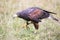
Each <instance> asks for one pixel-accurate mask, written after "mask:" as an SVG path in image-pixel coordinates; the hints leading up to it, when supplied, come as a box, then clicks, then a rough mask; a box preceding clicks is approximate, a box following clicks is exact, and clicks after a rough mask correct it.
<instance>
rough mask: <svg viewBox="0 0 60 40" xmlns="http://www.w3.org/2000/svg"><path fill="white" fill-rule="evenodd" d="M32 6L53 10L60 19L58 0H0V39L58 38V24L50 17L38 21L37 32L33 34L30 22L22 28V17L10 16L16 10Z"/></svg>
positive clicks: (43, 39) (59, 0) (37, 39)
mask: <svg viewBox="0 0 60 40" xmlns="http://www.w3.org/2000/svg"><path fill="white" fill-rule="evenodd" d="M33 6H36V7H40V8H42V9H45V10H48V11H52V12H55V13H57V15H54V16H55V17H56V18H58V19H60V0H37V1H36V0H0V40H60V24H59V23H57V22H55V21H53V20H51V19H45V20H44V21H43V22H42V23H39V24H40V27H39V30H38V33H37V34H34V33H33V31H34V30H35V29H34V27H33V25H32V24H30V25H29V27H30V30H26V29H24V28H22V27H23V26H24V24H25V21H24V20H23V19H19V18H15V19H13V18H12V15H13V14H15V13H16V12H17V11H21V10H23V9H26V8H28V7H33Z"/></svg>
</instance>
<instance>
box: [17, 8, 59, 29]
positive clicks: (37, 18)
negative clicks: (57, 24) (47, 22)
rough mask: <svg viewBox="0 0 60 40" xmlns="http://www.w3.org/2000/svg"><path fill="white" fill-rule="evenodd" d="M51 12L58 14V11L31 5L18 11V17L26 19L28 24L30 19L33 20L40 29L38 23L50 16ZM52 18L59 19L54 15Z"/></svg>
mask: <svg viewBox="0 0 60 40" xmlns="http://www.w3.org/2000/svg"><path fill="white" fill-rule="evenodd" d="M50 14H56V13H53V12H49V11H46V10H43V9H40V8H38V7H31V8H28V9H26V10H22V11H21V12H17V13H16V15H17V17H19V18H23V19H24V20H26V21H27V25H28V24H29V23H28V21H31V22H32V23H33V24H34V27H35V29H36V30H38V28H39V25H38V23H39V22H41V20H42V19H45V18H48V17H49V16H50ZM51 18H52V19H53V20H56V21H58V19H56V18H54V17H51Z"/></svg>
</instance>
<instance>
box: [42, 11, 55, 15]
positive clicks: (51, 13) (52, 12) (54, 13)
mask: <svg viewBox="0 0 60 40" xmlns="http://www.w3.org/2000/svg"><path fill="white" fill-rule="evenodd" d="M43 11H45V12H46V13H51V14H56V13H54V12H49V11H46V10H43Z"/></svg>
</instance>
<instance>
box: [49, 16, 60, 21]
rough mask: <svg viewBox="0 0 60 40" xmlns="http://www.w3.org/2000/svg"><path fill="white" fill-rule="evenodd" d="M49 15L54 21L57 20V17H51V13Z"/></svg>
mask: <svg viewBox="0 0 60 40" xmlns="http://www.w3.org/2000/svg"><path fill="white" fill-rule="evenodd" d="M50 17H51V18H52V19H53V20H55V21H59V20H58V19H57V18H55V17H53V16H52V15H50Z"/></svg>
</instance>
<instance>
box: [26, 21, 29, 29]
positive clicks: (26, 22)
mask: <svg viewBox="0 0 60 40" xmlns="http://www.w3.org/2000/svg"><path fill="white" fill-rule="evenodd" d="M28 25H29V23H28V21H27V22H26V29H29V27H28Z"/></svg>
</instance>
